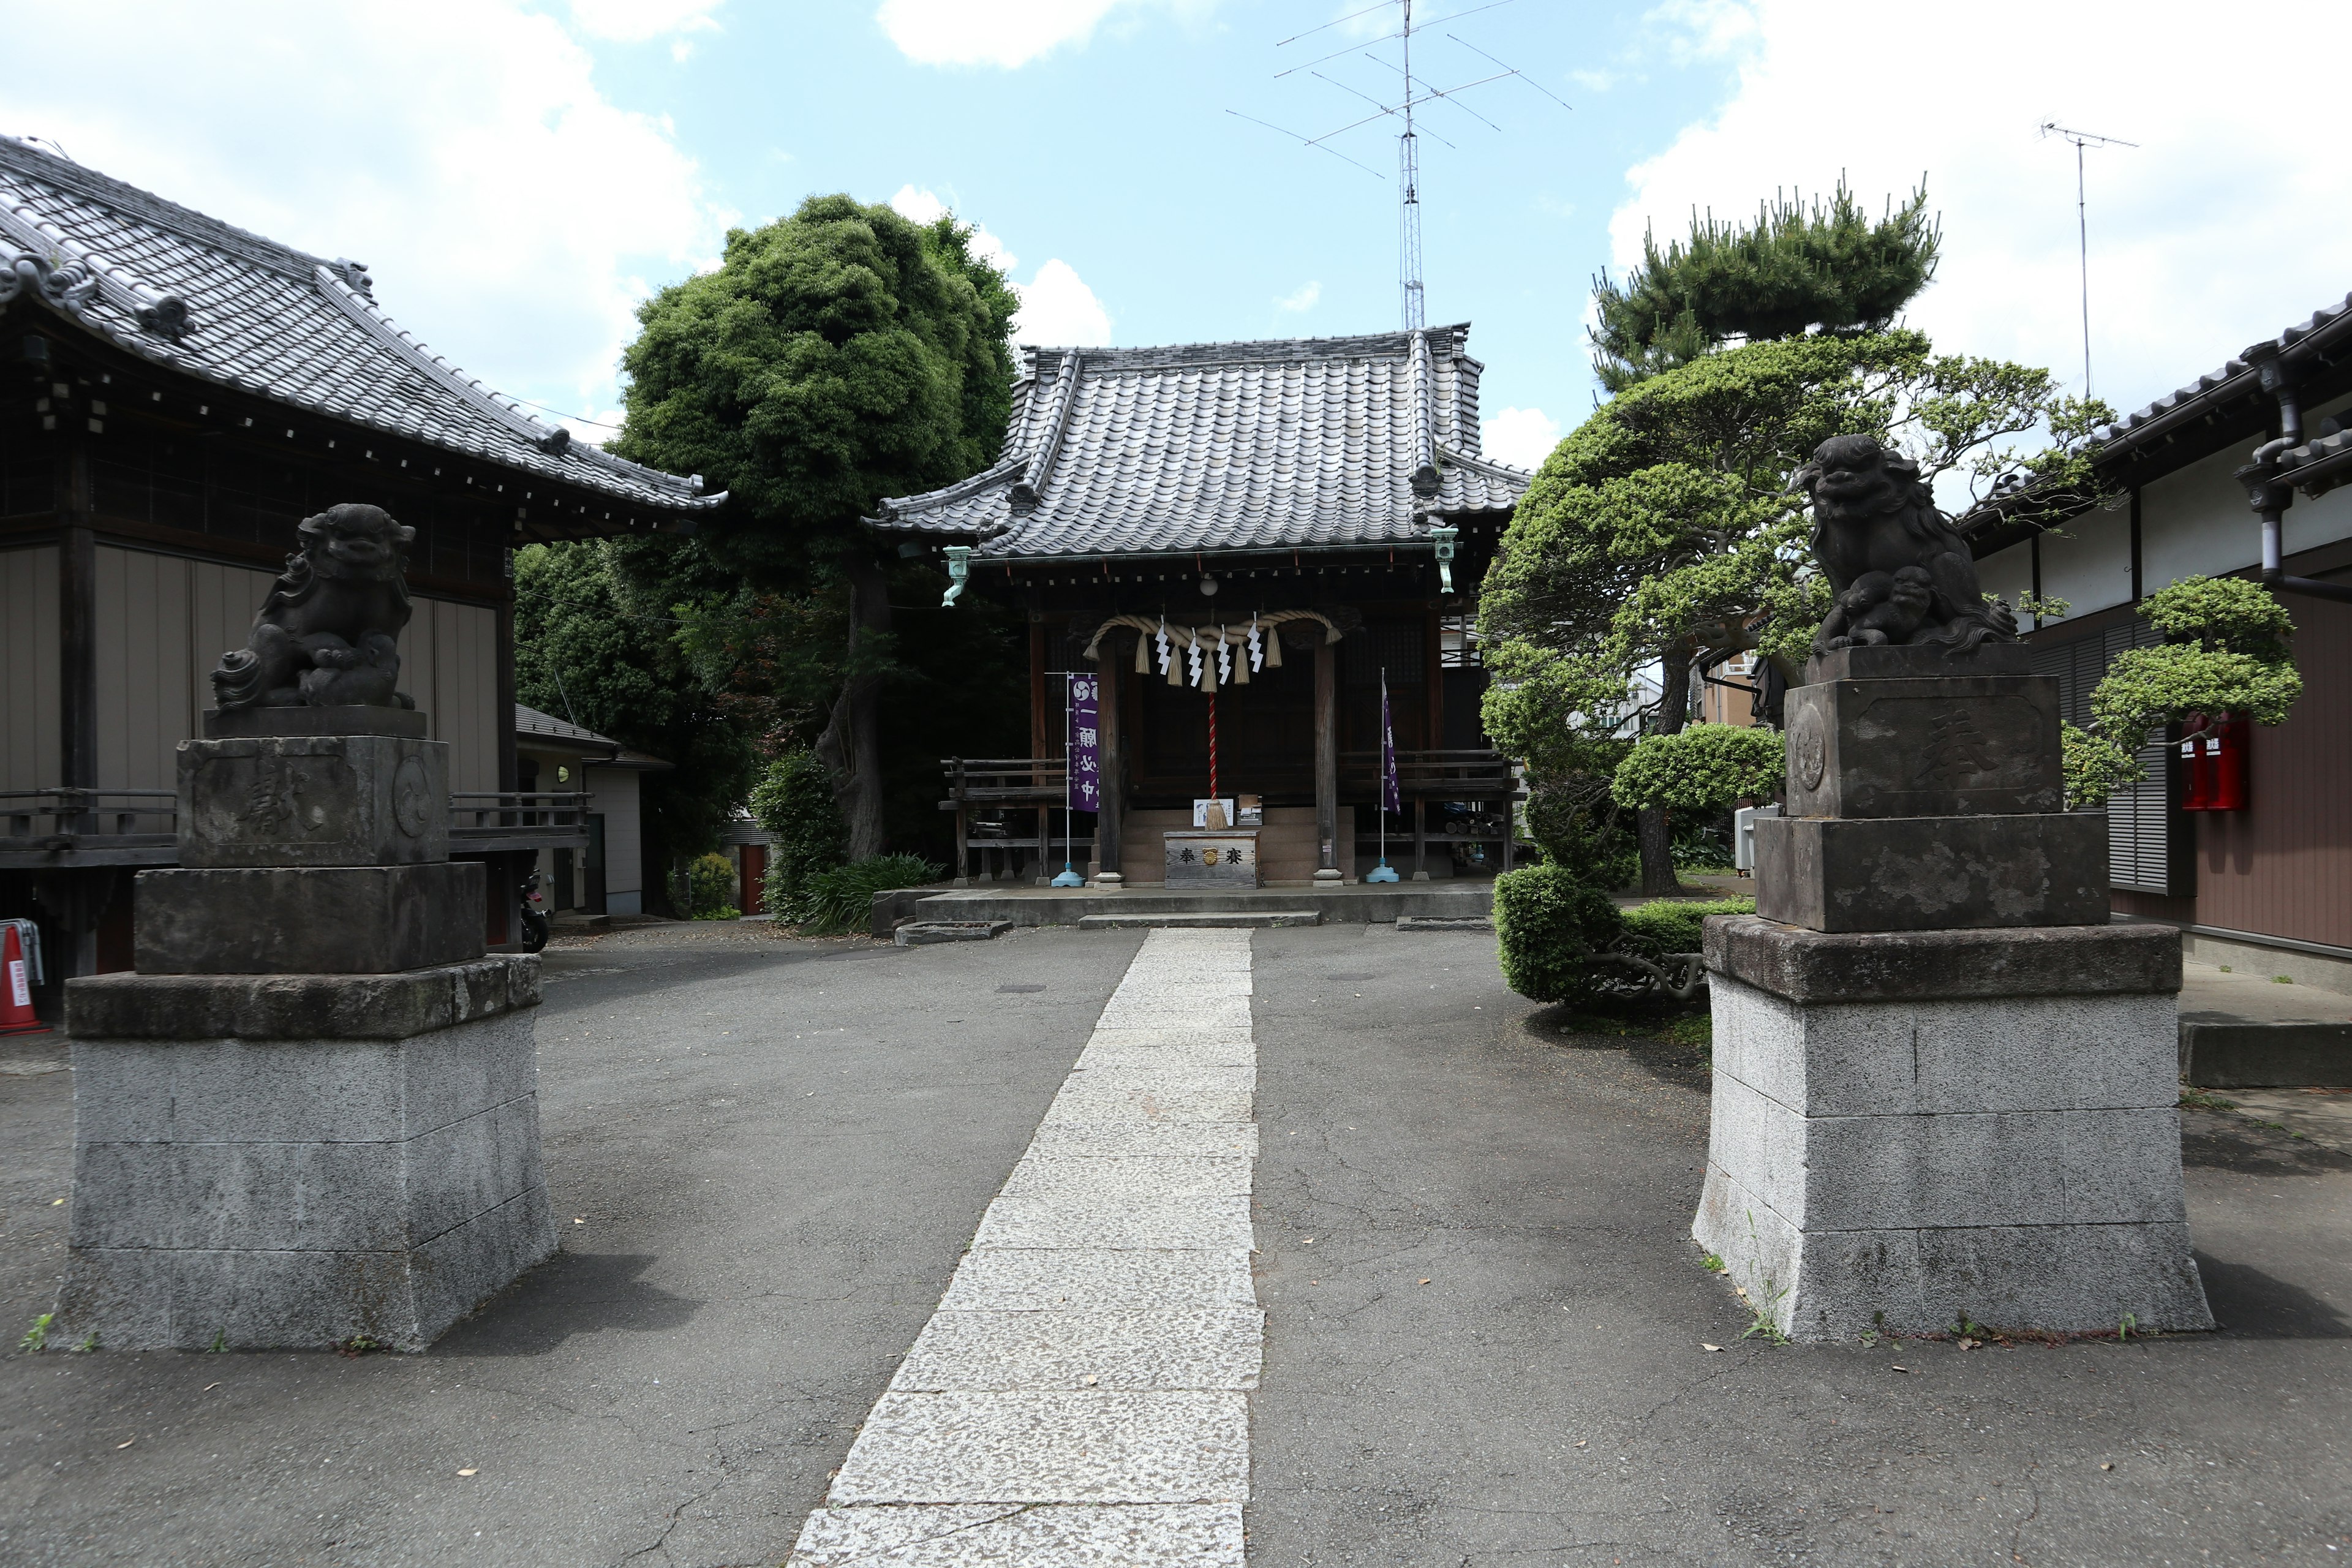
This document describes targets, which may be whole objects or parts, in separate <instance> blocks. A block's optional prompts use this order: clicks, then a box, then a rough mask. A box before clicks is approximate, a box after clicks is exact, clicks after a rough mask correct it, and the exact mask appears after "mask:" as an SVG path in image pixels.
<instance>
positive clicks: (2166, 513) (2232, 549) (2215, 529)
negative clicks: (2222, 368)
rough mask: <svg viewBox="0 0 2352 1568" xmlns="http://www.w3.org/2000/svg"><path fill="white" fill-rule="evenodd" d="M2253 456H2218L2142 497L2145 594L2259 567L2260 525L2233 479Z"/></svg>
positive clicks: (2159, 483)
mask: <svg viewBox="0 0 2352 1568" xmlns="http://www.w3.org/2000/svg"><path fill="white" fill-rule="evenodd" d="M2251 451H2252V447H2247V448H2246V449H2245V450H2243V451H2241V450H2239V449H2238V448H2236V447H2231V449H2230V450H2229V451H2226V452H2217V453H2215V454H2214V455H2213V456H2211V457H2210V458H2206V459H2205V460H2204V461H2202V462H2198V463H2191V464H2190V465H2189V467H2187V468H2182V469H2181V470H2180V471H2179V472H2178V473H2172V474H2167V475H2166V476H2165V477H2164V478H2162V479H2158V480H2157V481H2156V482H2155V483H2154V484H2152V485H2148V486H2147V487H2146V488H2144V489H2142V490H2141V491H2140V493H2139V541H2140V543H2139V550H2140V588H2141V591H2142V592H2144V593H2149V594H2153V593H2155V592H2156V591H2157V590H2158V588H2161V587H2163V586H2164V585H2165V584H2168V583H2173V582H2177V581H2179V579H2180V578H2183V577H2189V576H2194V575H2197V574H2204V575H2206V576H2219V575H2220V574H2222V573H2224V572H2236V571H2240V570H2242V569H2243V568H2245V567H2248V566H2253V565H2258V564H2260V563H2261V561H2262V558H2263V531H2262V525H2261V523H2260V522H2258V521H2256V520H2255V517H2254V514H2253V511H2252V509H2250V508H2249V507H2248V506H2247V505H2246V492H2245V489H2244V488H2243V487H2242V486H2241V485H2240V484H2239V483H2238V481H2237V480H2235V479H2231V477H2230V476H2231V474H2233V473H2235V472H2236V471H2237V470H2238V469H2240V468H2243V467H2245V465H2246V456H2247V453H2248V452H2251ZM2297 510H2301V509H2300V508H2298V509H2297Z"/></svg>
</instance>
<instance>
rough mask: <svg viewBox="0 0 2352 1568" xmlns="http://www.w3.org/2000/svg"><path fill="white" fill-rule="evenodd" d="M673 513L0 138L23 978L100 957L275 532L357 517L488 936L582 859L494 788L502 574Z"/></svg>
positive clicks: (163, 824) (8, 599) (355, 282)
mask: <svg viewBox="0 0 2352 1568" xmlns="http://www.w3.org/2000/svg"><path fill="white" fill-rule="evenodd" d="M451 265H452V266H453V267H455V266H462V265H463V261H462V259H461V258H453V259H452V261H451ZM700 491H701V486H700V484H699V482H698V480H693V479H678V478H676V477H674V476H672V475H668V474H663V473H656V472H655V471H653V470H651V469H647V468H640V467H638V466H637V465H635V464H634V463H627V462H624V461H622V460H621V459H619V458H613V457H610V456H608V455H606V454H605V453H604V452H602V451H600V450H597V449H596V448H594V447H588V446H585V445H583V444H576V443H573V442H572V440H571V438H570V436H569V433H568V432H566V431H564V430H562V429H560V428H557V427H555V426H550V425H547V424H544V423H542V422H541V421H540V420H538V419H535V418H533V417H532V416H530V415H529V414H527V413H525V412H524V411H523V410H522V409H521V408H520V406H518V405H515V404H514V403H513V402H511V401H510V400H509V399H506V398H504V397H501V396H499V395H498V394H496V393H494V392H492V391H490V390H489V389H488V388H487V387H485V386H483V385H482V384H480V383H479V382H478V381H476V380H474V379H473V378H471V377H469V376H467V374H465V373H463V372H462V371H459V370H457V368H456V367H454V366H452V365H450V364H449V363H446V361H444V360H442V359H441V358H439V357H438V356H437V355H436V354H434V353H431V352H430V351H429V350H427V349H426V348H425V346H424V345H423V344H422V343H420V342H417V341H416V340H415V338H413V337H411V336H409V335H408V334H407V333H406V332H404V331H402V330H401V329H400V328H399V327H397V326H395V325H394V323H393V322H392V321H390V320H389V319H388V318H387V317H386V316H385V315H384V314H383V310H381V309H380V308H379V307H378V306H377V303H376V301H375V298H374V285H373V282H372V281H371V279H370V278H369V276H368V271H367V268H365V267H363V266H362V265H361V264H360V263H358V262H354V261H348V260H328V259H325V258H320V257H316V256H310V255H306V254H304V253H303V252H301V251H298V250H294V249H291V248H289V247H286V246H282V245H279V244H277V243H276V242H274V241H272V240H268V239H266V238H263V237H260V236H258V235H255V234H249V233H247V232H246V231H245V230H242V229H238V228H234V227H231V226H228V225H227V224H225V223H221V222H218V221H217V220H215V219H213V218H209V217H206V216H204V215H203V214H201V213H197V212H193V211H190V210H189V209H187V208H185V207H182V206H177V205H173V203H170V202H168V201H164V200H163V199H161V198H160V197H157V196H155V195H150V194H149V193H147V192H145V191H142V190H140V189H138V188H136V187H134V186H131V185H128V184H123V183H121V181H118V180H113V179H110V178H108V177H107V176H105V175H103V174H98V173H96V172H95V171H92V170H89V169H86V168H83V167H82V166H81V165H79V164H78V163H72V162H70V161H68V160H67V159H65V158H62V157H59V156H58V155H56V154H55V153H49V152H47V151H45V150H43V149H41V148H38V147H35V146H33V145H30V144H28V143H26V142H20V141H15V140H11V139H8V138H5V137H0V915H26V914H30V915H33V916H35V917H36V918H37V919H38V920H39V921H41V922H42V924H43V927H44V931H45V937H46V943H45V945H46V947H47V954H48V957H49V959H50V962H49V963H48V965H47V968H48V973H49V976H50V981H51V984H52V985H54V984H56V982H58V980H60V979H61V978H62V977H63V976H65V975H68V974H72V973H89V972H90V971H92V970H97V969H105V968H114V967H121V966H123V965H124V964H126V963H127V961H128V959H127V953H128V932H129V914H130V900H128V898H127V897H125V896H124V889H126V888H127V886H128V879H129V874H130V873H131V871H132V870H133V869H135V868H139V867H142V866H162V865H169V864H171V863H172V861H173V811H172V789H173V782H174V762H173V752H174V750H175V748H176V747H177V746H178V744H179V742H181V741H182V740H184V739H185V738H187V737H188V736H190V735H192V734H194V733H195V732H196V730H197V727H198V715H199V714H200V713H201V712H202V711H203V710H205V709H206V708H208V707H209V706H211V698H212V693H211V689H210V683H209V674H210V671H211V670H212V668H214V666H215V664H216V663H217V662H218V661H219V658H220V656H221V654H222V652H223V651H224V650H226V649H228V648H231V647H238V646H241V645H242V643H243V642H244V639H245V634H246V630H247V626H248V625H249V624H250V622H251V620H252V617H253V615H254V612H255V610H256V609H257V607H258V606H259V605H260V604H261V601H262V598H263V596H264V595H265V594H266V593H267V592H268V587H269V584H270V582H271V580H272V578H273V577H274V575H275V574H276V573H277V572H278V569H279V568H280V567H281V566H282V564H283V563H284V561H285V558H286V555H287V553H288V552H289V550H291V549H292V548H293V546H294V542H295V527H296V524H298V523H299V521H301V520H302V519H303V518H304V517H307V516H309V515H310V514H312V513H314V512H317V511H320V510H323V509H324V508H325V507H327V506H329V505H331V504H333V503H336V502H339V501H366V502H372V503H373V504H375V505H378V506H381V507H383V508H384V509H385V510H388V511H390V512H391V513H392V514H393V515H394V517H396V518H398V519H399V520H400V521H402V522H404V523H405V524H407V525H408V526H409V527H411V528H413V529H415V531H416V537H415V543H414V545H413V546H412V547H411V552H410V557H409V576H408V580H409V584H410V586H411V588H412V590H413V592H414V595H415V617H414V618H413V619H412V620H411V621H410V622H409V625H408V627H407V629H406V632H405V633H404V636H403V637H402V641H401V653H402V658H403V660H404V664H403V670H402V686H403V689H405V690H407V691H408V692H410V693H411V694H412V695H414V697H415V700H416V705H417V706H418V707H419V708H420V709H422V710H424V711H425V714H426V715H427V717H428V719H429V721H430V722H431V725H432V734H433V735H434V736H435V737H436V739H439V740H443V741H446V742H449V745H450V784H451V788H452V790H453V791H454V792H455V794H454V796H453V799H452V802H451V810H452V813H453V816H452V823H453V834H454V837H455V841H456V844H457V852H458V853H459V855H460V856H461V857H466V856H471V857H478V858H489V859H492V860H493V861H494V865H493V874H492V876H491V878H490V887H491V898H490V902H491V906H492V907H491V909H490V910H488V911H487V912H486V919H487V920H488V922H489V925H490V930H491V933H492V936H493V938H494V939H495V940H503V939H504V937H505V930H504V922H505V915H506V911H507V910H508V908H509V904H510V902H511V899H510V895H511V892H512V882H511V881H510V880H509V876H510V875H511V876H515V877H519V875H520V871H519V867H520V865H522V864H527V863H528V859H529V858H530V856H532V855H535V854H538V853H540V852H541V850H542V849H547V848H552V847H572V848H574V849H581V850H584V849H585V848H586V847H587V842H588V839H587V830H586V826H585V824H584V822H583V810H582V806H583V801H582V800H581V799H580V798H579V797H578V795H577V792H567V791H560V790H545V789H542V790H540V791H538V792H535V795H534V796H533V797H532V798H525V795H524V794H523V793H522V787H523V786H522V785H521V784H520V781H519V779H518V773H517V768H518V753H517V744H516V733H515V705H514V659H513V639H514V619H513V582H512V575H511V559H510V552H511V551H512V550H513V548H514V547H515V546H517V545H520V544H522V543H525V542H530V541H534V540H555V539H576V538H583V537H588V536H592V535H598V534H612V533H622V532H625V531H630V530H632V529H665V528H669V529H674V528H676V527H677V526H679V525H680V523H681V522H682V521H684V520H686V519H688V518H690V517H691V516H693V515H694V514H696V513H698V512H700V511H703V510H707V509H709V508H710V507H713V506H715V505H717V504H719V501H720V500H722V499H723V498H720V497H714V496H706V495H703V494H701V493H700ZM542 782H544V781H542Z"/></svg>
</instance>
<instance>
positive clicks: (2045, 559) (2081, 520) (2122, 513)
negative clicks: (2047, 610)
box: [2041, 503, 2131, 619]
mask: <svg viewBox="0 0 2352 1568" xmlns="http://www.w3.org/2000/svg"><path fill="white" fill-rule="evenodd" d="M2041 543H2042V596H2043V597H2044V598H2049V599H2063V600H2065V601H2066V605H2067V609H2066V615H2067V616H2068V618H2070V619H2071V618H2073V617H2074V616H2087V615H2089V614H2090V613H2091V612H2092V611H2094V610H2104V609H2106V608H2107V607H2109V606H2110V605H2128V604H2130V603H2131V508H2130V506H2129V505H2128V503H2126V505H2124V506H2122V507H2119V508H2117V509H2116V510H2114V511H2098V510H2092V511H2088V512H2085V513H2084V514H2083V515H2082V516H2080V517H2074V518H2069V519H2067V521H2066V524H2065V526H2064V527H2063V528H2061V529H2059V530H2058V531H2055V532H2052V533H2045V534H2043V535H2042V541H2041Z"/></svg>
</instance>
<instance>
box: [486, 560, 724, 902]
mask: <svg viewBox="0 0 2352 1568" xmlns="http://www.w3.org/2000/svg"><path fill="white" fill-rule="evenodd" d="M624 543H625V542H621V541H613V542H583V543H576V544H534V545H530V546H528V547H526V548H525V549H522V550H520V551H517V552H515V695H516V697H517V698H518V699H520V700H521V701H523V702H526V703H528V704H530V706H531V707H533V708H536V709H538V710H541V712H543V713H550V714H552V715H554V716H555V717H557V718H559V719H564V720H568V721H571V722H572V723H574V724H578V725H580V726H581V727H582V728H583V729H588V730H593V731H596V732H597V733H598V734H600V735H608V736H610V737H612V738H613V739H614V740H615V741H618V742H621V743H622V744H623V745H625V746H628V747H630V748H632V749H633V750H635V751H641V752H650V753H652V754H653V755H655V756H656V757H659V758H660V759H662V760H663V761H664V762H667V763H672V764H673V766H672V767H670V768H669V769H667V770H666V771H660V772H652V773H646V775H645V782H644V789H643V795H642V799H641V805H640V808H639V809H640V811H641V813H642V817H643V822H644V826H645V848H646V862H647V864H648V865H649V866H652V867H654V868H657V869H658V870H659V871H660V872H661V876H660V879H659V880H658V883H657V885H656V887H655V888H653V889H648V890H649V891H651V892H653V893H654V896H656V898H658V899H660V900H664V901H668V900H669V897H670V881H671V876H670V873H672V872H673V871H674V870H676V868H679V867H682V866H683V865H685V864H686V862H687V861H688V860H689V859H691V858H694V857H695V856H697V855H700V854H705V853H708V852H709V851H710V850H713V849H716V848H717V847H719V830H720V828H721V827H722V826H725V824H726V822H727V819H728V817H729V816H731V815H732V814H733V812H734V810H735V807H736V806H737V805H740V803H741V802H742V800H743V799H744V797H745V795H747V794H748V793H749V791H750V789H751V783H752V780H753V778H754V777H755V775H756V773H757V771H758V766H759V762H758V756H757V753H756V752H755V751H754V749H753V746H752V735H751V727H750V726H749V725H748V724H746V723H745V722H744V721H742V719H741V718H740V716H738V715H734V714H730V713H728V712H726V711H724V710H722V708H721V706H720V705H719V703H718V702H716V701H714V700H713V699H712V696H711V693H710V691H709V688H708V687H707V685H706V684H705V682H704V681H703V679H701V677H700V675H699V674H698V672H697V671H696V669H695V668H694V667H693V665H692V663H691V662H690V661H689V660H688V658H687V657H686V654H685V652H684V650H683V649H682V648H681V647H679V645H678V640H677V624H676V621H675V618H674V617H673V616H671V615H670V614H669V611H668V608H667V603H666V599H665V598H648V597H646V595H642V594H641V593H639V592H637V591H635V589H634V588H633V587H632V586H631V583H630V579H629V577H628V576H627V575H626V574H624V573H623V572H621V571H620V570H618V569H617V566H618V563H617V562H616V559H615V557H616V555H617V553H618V547H619V546H621V545H622V544H624ZM673 586H675V584H673ZM715 586H716V584H704V587H705V588H706V590H709V589H710V588H713V587H715ZM541 785H542V787H551V783H550V781H547V780H541ZM677 912H679V913H684V912H685V911H683V910H679V911H677Z"/></svg>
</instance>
